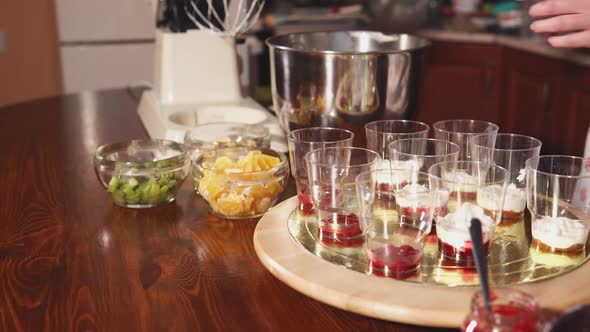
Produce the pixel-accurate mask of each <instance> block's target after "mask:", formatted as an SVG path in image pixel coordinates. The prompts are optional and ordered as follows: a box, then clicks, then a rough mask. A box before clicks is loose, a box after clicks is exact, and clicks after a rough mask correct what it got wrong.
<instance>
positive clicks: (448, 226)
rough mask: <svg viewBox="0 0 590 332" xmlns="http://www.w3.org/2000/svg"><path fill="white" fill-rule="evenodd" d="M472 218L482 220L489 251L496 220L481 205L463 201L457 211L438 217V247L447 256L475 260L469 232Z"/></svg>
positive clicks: (484, 239) (462, 259)
mask: <svg viewBox="0 0 590 332" xmlns="http://www.w3.org/2000/svg"><path fill="white" fill-rule="evenodd" d="M472 218H477V219H479V220H480V221H481V226H482V236H483V243H484V247H485V249H486V251H489V248H490V243H491V240H492V236H493V231H494V220H493V219H492V218H491V217H489V216H487V215H486V214H485V213H484V209H482V208H481V207H479V206H477V205H475V204H471V203H463V204H462V205H461V206H460V207H459V208H458V209H457V210H456V211H455V212H452V213H448V214H447V215H446V216H444V217H442V216H439V217H437V218H436V223H437V225H436V234H437V236H438V249H439V251H440V252H441V253H442V254H443V255H444V256H445V257H448V258H451V259H454V260H455V261H463V262H465V261H467V262H470V263H471V262H473V245H472V242H471V235H470V233H469V225H470V221H471V219H472Z"/></svg>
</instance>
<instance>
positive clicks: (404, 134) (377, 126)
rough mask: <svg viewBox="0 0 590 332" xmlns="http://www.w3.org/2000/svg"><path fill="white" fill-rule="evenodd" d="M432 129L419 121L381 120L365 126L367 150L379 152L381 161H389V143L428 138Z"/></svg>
mask: <svg viewBox="0 0 590 332" xmlns="http://www.w3.org/2000/svg"><path fill="white" fill-rule="evenodd" d="M429 130H430V127H429V126H428V125H427V124H425V123H423V122H418V121H410V120H379V121H373V122H370V123H367V124H366V125H365V134H366V135H367V149H369V150H373V151H375V152H377V153H378V154H379V155H380V156H381V159H383V160H389V149H388V147H387V146H388V145H389V143H391V142H393V141H397V140H398V139H404V138H427V137H428V131H429Z"/></svg>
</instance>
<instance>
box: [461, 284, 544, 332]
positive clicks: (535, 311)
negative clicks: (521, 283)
mask: <svg viewBox="0 0 590 332" xmlns="http://www.w3.org/2000/svg"><path fill="white" fill-rule="evenodd" d="M490 301H491V312H489V311H488V310H486V307H485V304H484V299H483V295H482V293H481V291H477V292H476V293H475V294H474V295H473V298H472V299H471V311H470V313H469V315H468V316H467V318H466V319H465V322H464V324H463V331H465V332H505V331H506V332H508V331H510V332H537V331H540V322H541V309H540V307H539V303H538V302H537V300H536V299H535V298H534V297H533V296H532V295H529V294H527V293H524V292H521V291H519V290H516V289H510V288H493V289H492V290H491V291H490Z"/></svg>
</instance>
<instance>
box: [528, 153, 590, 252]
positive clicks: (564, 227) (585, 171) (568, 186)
mask: <svg viewBox="0 0 590 332" xmlns="http://www.w3.org/2000/svg"><path fill="white" fill-rule="evenodd" d="M526 183H527V207H528V209H529V211H530V212H531V219H532V220H531V233H532V238H533V241H532V247H533V248H535V249H537V250H539V251H542V252H551V253H559V254H568V255H575V254H576V253H582V252H583V251H584V248H585V246H586V241H587V239H588V231H589V230H590V159H584V158H580V157H573V156H540V157H534V158H531V159H529V160H528V161H527V162H526Z"/></svg>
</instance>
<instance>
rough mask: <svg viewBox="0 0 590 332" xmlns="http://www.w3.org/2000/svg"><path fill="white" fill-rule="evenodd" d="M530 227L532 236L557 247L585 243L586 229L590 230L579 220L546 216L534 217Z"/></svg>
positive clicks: (562, 247)
mask: <svg viewBox="0 0 590 332" xmlns="http://www.w3.org/2000/svg"><path fill="white" fill-rule="evenodd" d="M531 228H532V233H533V238H535V239H537V240H539V241H540V242H542V243H544V244H546V245H548V246H550V247H552V248H559V249H566V248H569V247H571V246H574V245H577V244H582V245H583V244H585V243H586V240H587V239H588V230H590V228H589V227H588V226H587V225H586V224H584V223H583V222H582V221H581V220H577V219H570V218H566V217H556V218H554V217H548V216H544V217H543V218H541V219H535V220H534V221H533V223H532V227H531Z"/></svg>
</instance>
